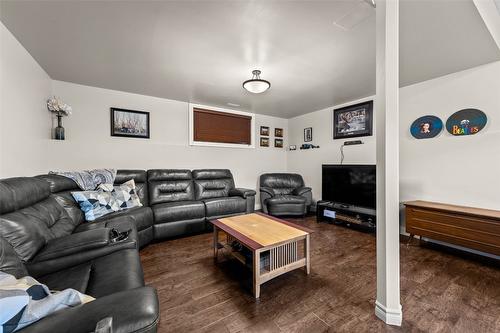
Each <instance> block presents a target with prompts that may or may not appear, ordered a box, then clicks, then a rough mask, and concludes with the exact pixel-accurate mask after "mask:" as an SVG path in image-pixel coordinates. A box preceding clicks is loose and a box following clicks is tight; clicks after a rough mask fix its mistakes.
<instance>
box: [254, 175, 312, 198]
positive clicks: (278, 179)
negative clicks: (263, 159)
mask: <svg viewBox="0 0 500 333" xmlns="http://www.w3.org/2000/svg"><path fill="white" fill-rule="evenodd" d="M260 186H261V187H270V188H272V189H273V190H274V193H276V194H278V195H280V194H290V193H292V191H293V190H294V189H296V188H298V187H303V186H304V180H303V179H302V176H301V175H299V174H296V173H265V174H263V175H261V176H260Z"/></svg>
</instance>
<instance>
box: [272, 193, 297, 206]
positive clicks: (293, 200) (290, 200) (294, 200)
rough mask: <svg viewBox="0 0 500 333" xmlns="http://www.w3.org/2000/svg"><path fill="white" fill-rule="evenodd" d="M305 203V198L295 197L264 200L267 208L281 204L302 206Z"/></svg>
mask: <svg viewBox="0 0 500 333" xmlns="http://www.w3.org/2000/svg"><path fill="white" fill-rule="evenodd" d="M305 202H306V198H305V197H301V196H297V195H277V196H275V197H273V198H269V199H267V200H266V204H267V205H268V206H275V205H283V204H302V203H305Z"/></svg>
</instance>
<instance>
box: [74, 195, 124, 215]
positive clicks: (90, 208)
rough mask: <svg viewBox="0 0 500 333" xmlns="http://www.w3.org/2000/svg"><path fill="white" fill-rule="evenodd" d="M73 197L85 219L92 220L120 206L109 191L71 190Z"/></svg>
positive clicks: (117, 209) (116, 209)
mask: <svg viewBox="0 0 500 333" xmlns="http://www.w3.org/2000/svg"><path fill="white" fill-rule="evenodd" d="M71 195H72V196H73V198H75V200H76V202H77V203H78V204H79V205H80V209H81V210H82V211H83V212H84V213H85V220H87V221H94V220H95V219H98V218H99V217H101V216H104V215H106V214H109V213H112V212H116V211H119V210H120V207H119V205H118V203H117V201H116V200H115V198H114V197H113V195H112V194H111V193H110V192H106V191H103V190H101V189H99V190H97V191H81V192H71Z"/></svg>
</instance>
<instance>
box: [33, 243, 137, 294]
mask: <svg viewBox="0 0 500 333" xmlns="http://www.w3.org/2000/svg"><path fill="white" fill-rule="evenodd" d="M37 279H38V280H39V281H40V282H42V283H44V284H46V285H47V286H48V287H49V288H50V289H53V290H63V289H66V288H73V289H75V290H78V291H79V292H82V293H84V294H87V295H90V296H92V297H96V298H98V297H102V296H106V295H110V294H114V293H116V292H120V291H123V290H128V289H133V288H138V287H142V286H144V279H143V275H142V267H141V262H140V259H139V253H138V252H137V250H135V249H126V250H120V251H116V252H113V253H111V254H108V255H106V256H102V257H97V258H95V259H92V260H90V261H88V262H85V263H83V264H80V265H77V266H73V267H71V268H67V269H64V270H62V271H59V272H55V273H51V274H48V275H44V276H39V277H37Z"/></svg>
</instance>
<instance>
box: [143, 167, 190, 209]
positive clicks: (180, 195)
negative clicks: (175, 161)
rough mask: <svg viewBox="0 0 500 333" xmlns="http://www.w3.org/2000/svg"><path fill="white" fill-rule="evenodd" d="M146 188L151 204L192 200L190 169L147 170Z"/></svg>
mask: <svg viewBox="0 0 500 333" xmlns="http://www.w3.org/2000/svg"><path fill="white" fill-rule="evenodd" d="M148 189H149V202H150V204H151V205H156V204H159V203H164V202H174V201H192V200H194V189H193V179H192V175H191V171H190V170H177V169H153V170H148Z"/></svg>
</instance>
